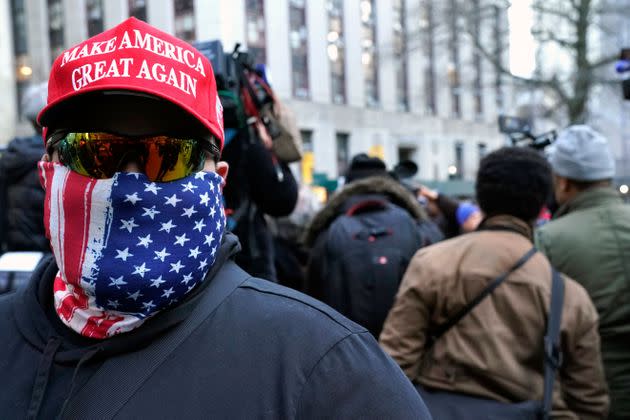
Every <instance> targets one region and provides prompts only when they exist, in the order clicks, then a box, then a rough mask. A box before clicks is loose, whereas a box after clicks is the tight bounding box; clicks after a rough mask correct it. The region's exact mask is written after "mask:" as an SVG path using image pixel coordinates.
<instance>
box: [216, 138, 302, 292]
mask: <svg viewBox="0 0 630 420" xmlns="http://www.w3.org/2000/svg"><path fill="white" fill-rule="evenodd" d="M222 159H224V160H225V161H226V162H228V163H229V165H230V174H229V176H228V180H227V184H226V186H225V189H224V190H223V194H224V196H225V202H226V207H227V208H228V209H229V210H230V215H229V216H230V217H229V218H228V228H229V229H230V230H231V231H232V232H233V233H234V234H236V235H237V236H238V237H239V239H240V241H241V243H242V244H243V250H242V252H240V253H239V254H238V255H237V257H236V262H237V263H238V265H240V266H241V267H243V269H244V270H245V271H247V272H248V273H250V274H252V275H253V276H256V277H261V278H263V279H265V280H270V281H274V282H275V281H277V276H276V270H275V267H274V257H275V253H274V244H273V238H272V235H271V232H270V230H269V227H268V226H267V222H266V220H265V215H269V216H272V217H281V216H287V215H289V214H290V213H291V212H292V211H293V209H294V208H295V204H296V203H297V199H298V184H297V182H296V181H295V178H294V177H293V174H292V173H291V170H290V169H289V166H288V165H287V164H286V163H282V162H278V161H277V160H276V159H275V157H274V156H273V155H272V153H271V152H270V151H269V150H267V149H266V148H265V146H263V144H262V143H261V142H260V141H259V140H257V139H253V140H252V139H251V138H250V136H249V135H248V130H247V129H242V130H240V132H239V134H238V136H237V137H236V138H234V139H233V140H232V141H231V142H230V143H229V144H228V145H227V146H226V147H225V149H224V150H223V156H222Z"/></svg>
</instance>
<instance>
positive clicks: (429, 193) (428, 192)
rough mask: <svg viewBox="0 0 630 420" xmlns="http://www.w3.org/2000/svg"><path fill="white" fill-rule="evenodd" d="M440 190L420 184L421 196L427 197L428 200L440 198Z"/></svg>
mask: <svg viewBox="0 0 630 420" xmlns="http://www.w3.org/2000/svg"><path fill="white" fill-rule="evenodd" d="M438 195H439V194H438V192H437V191H435V190H432V189H431V188H428V187H425V186H424V185H421V186H420V196H421V197H425V198H427V199H428V200H431V201H436V200H437V199H438Z"/></svg>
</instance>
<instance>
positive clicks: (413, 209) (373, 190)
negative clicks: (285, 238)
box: [304, 176, 428, 245]
mask: <svg viewBox="0 0 630 420" xmlns="http://www.w3.org/2000/svg"><path fill="white" fill-rule="evenodd" d="M374 195H380V196H383V198H385V199H386V200H388V201H390V202H391V203H393V204H396V205H397V206H399V207H402V208H403V209H405V210H406V211H407V212H408V213H409V214H410V215H411V216H412V217H413V218H414V219H416V220H418V221H422V220H428V216H427V215H426V212H425V211H424V209H423V208H422V206H421V205H420V203H418V200H416V198H415V197H414V195H413V194H412V193H410V192H409V191H408V190H407V189H406V188H405V187H403V186H402V185H401V184H400V182H398V181H396V180H394V179H392V178H389V177H386V176H371V177H368V178H363V179H360V180H357V181H353V182H351V183H349V184H347V185H345V186H344V187H343V188H342V189H341V190H340V191H338V192H337V193H335V194H334V195H333V196H332V197H331V198H330V200H329V201H328V203H327V204H326V205H325V206H324V208H322V209H321V210H320V211H319V212H318V213H317V214H316V215H315V217H314V218H313V219H312V220H311V222H310V224H309V226H308V227H307V229H306V233H305V235H304V243H305V244H307V245H312V244H313V243H314V242H315V239H317V236H318V235H319V234H320V233H321V232H322V231H324V230H325V229H326V228H328V226H329V225H330V224H331V223H332V222H333V221H334V220H335V219H336V218H337V216H339V214H340V213H342V212H344V211H345V210H344V209H345V207H346V206H347V203H348V200H351V199H353V198H355V197H362V196H374Z"/></svg>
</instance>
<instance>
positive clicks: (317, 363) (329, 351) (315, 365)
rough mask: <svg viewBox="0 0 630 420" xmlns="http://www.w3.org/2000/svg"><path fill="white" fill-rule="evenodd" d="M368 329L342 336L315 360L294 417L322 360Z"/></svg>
mask: <svg viewBox="0 0 630 420" xmlns="http://www.w3.org/2000/svg"><path fill="white" fill-rule="evenodd" d="M366 332H367V331H361V332H350V333H349V334H348V335H346V336H345V337H342V338H340V339H339V340H337V341H336V342H335V343H333V344H332V345H331V346H330V348H329V349H328V350H326V351H325V352H324V353H323V354H322V356H321V357H320V358H319V359H318V360H317V362H315V364H314V365H313V367H312V368H311V370H310V371H309V372H308V374H307V375H306V378H305V380H304V382H303V383H302V389H301V390H300V393H299V395H298V397H297V403H296V404H295V412H294V413H293V417H294V418H297V414H298V412H299V410H300V408H301V407H302V397H303V396H304V391H305V390H306V385H307V384H308V383H309V381H310V380H311V376H313V373H315V371H316V370H317V368H318V367H319V365H320V364H321V362H322V361H323V360H324V359H325V358H326V357H327V356H328V355H329V354H330V353H331V352H332V351H333V350H335V349H336V348H338V347H339V345H341V344H342V343H343V342H344V341H346V340H348V339H349V338H351V337H354V336H356V335H359V334H363V333H366Z"/></svg>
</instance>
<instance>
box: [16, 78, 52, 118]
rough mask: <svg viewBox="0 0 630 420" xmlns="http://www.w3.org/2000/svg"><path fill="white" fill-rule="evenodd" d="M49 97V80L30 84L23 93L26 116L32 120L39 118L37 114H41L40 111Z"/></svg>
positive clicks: (23, 106) (23, 110) (23, 108)
mask: <svg viewBox="0 0 630 420" xmlns="http://www.w3.org/2000/svg"><path fill="white" fill-rule="evenodd" d="M47 98H48V83H47V82H43V83H38V84H36V85H31V86H29V87H28V88H27V89H26V91H25V92H24V94H23V95H22V102H21V105H22V112H23V113H24V116H25V117H26V118H27V119H28V120H30V121H35V120H36V119H37V114H39V111H41V110H42V109H43V108H44V107H45V106H46V99H47Z"/></svg>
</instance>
